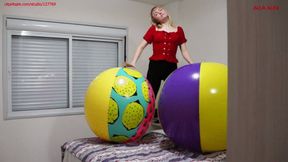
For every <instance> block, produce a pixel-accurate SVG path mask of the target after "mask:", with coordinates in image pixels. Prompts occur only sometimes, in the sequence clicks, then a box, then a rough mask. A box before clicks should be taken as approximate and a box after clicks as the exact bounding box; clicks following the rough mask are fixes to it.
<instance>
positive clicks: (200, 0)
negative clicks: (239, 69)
mask: <svg viewBox="0 0 288 162" xmlns="http://www.w3.org/2000/svg"><path fill="white" fill-rule="evenodd" d="M226 6H227V0H217V1H216V0H181V1H177V2H174V3H171V4H169V5H167V9H168V10H169V12H171V13H172V16H173V20H174V22H175V24H176V25H181V26H182V27H183V29H184V30H185V34H186V38H187V40H188V41H187V47H188V49H189V52H190V55H191V57H192V58H193V60H195V61H196V62H200V61H213V62H219V63H223V64H227V7H226ZM178 54H180V53H178ZM178 58H179V61H180V65H183V64H186V62H185V61H184V60H183V59H182V57H181V56H180V55H178Z"/></svg>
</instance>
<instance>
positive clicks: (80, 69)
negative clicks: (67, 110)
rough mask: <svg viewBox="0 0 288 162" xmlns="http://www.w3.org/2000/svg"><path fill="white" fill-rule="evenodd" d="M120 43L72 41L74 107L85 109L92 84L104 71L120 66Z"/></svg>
mask: <svg viewBox="0 0 288 162" xmlns="http://www.w3.org/2000/svg"><path fill="white" fill-rule="evenodd" d="M118 53H119V51H118V43H116V42H104V41H91V40H73V41H72V66H73V67H72V102H73V104H72V105H73V107H83V106H84V97H85V93H86V90H87V88H88V86H89V84H90V82H91V81H92V80H93V79H94V78H95V77H96V76H97V75H98V74H99V73H100V72H102V71H104V70H107V69H108V68H111V67H116V66H117V65H118V59H117V58H118Z"/></svg>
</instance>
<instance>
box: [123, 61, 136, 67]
mask: <svg viewBox="0 0 288 162" xmlns="http://www.w3.org/2000/svg"><path fill="white" fill-rule="evenodd" d="M124 67H127V68H129V67H130V68H135V65H133V64H129V63H127V62H125V63H124Z"/></svg>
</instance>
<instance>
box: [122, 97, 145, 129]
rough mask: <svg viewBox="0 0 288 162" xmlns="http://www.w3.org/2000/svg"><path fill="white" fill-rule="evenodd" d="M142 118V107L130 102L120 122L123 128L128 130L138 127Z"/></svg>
mask: <svg viewBox="0 0 288 162" xmlns="http://www.w3.org/2000/svg"><path fill="white" fill-rule="evenodd" d="M143 117H144V110H143V107H142V106H141V105H140V104H139V103H137V102H132V103H130V104H128V105H127V107H126V109H125V111H124V114H123V117H122V122H123V124H124V126H125V127H126V128H127V129H128V130H130V129H134V128H136V127H138V125H139V124H140V122H141V121H142V119H143Z"/></svg>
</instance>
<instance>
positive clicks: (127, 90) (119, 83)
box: [113, 76, 136, 97]
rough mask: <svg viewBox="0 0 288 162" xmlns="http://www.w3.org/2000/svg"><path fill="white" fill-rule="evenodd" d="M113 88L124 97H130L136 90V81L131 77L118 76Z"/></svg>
mask: <svg viewBox="0 0 288 162" xmlns="http://www.w3.org/2000/svg"><path fill="white" fill-rule="evenodd" d="M113 88H114V89H115V91H116V92H117V93H118V94H119V95H121V96H124V97H130V96H132V95H134V93H135V92H136V85H135V83H134V82H133V81H132V80H131V79H129V78H127V77H124V76H118V77H117V78H116V79H115V83H114V85H113Z"/></svg>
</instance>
